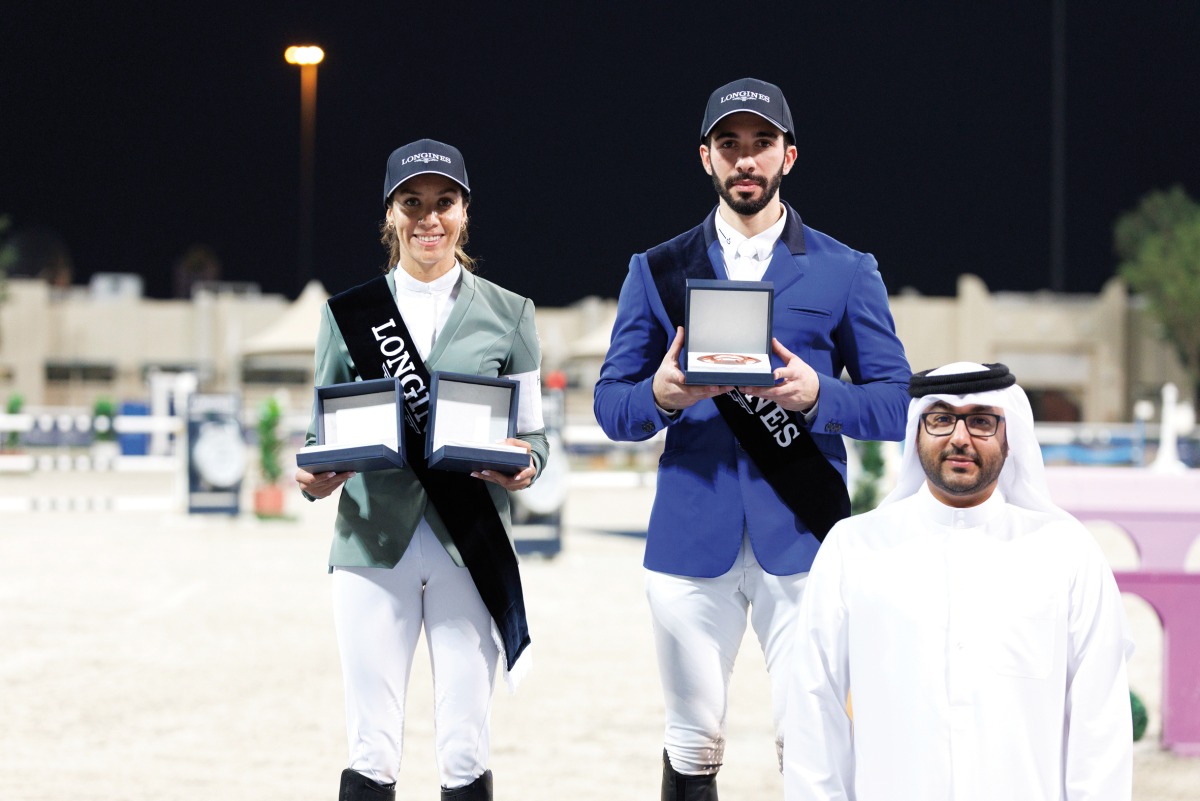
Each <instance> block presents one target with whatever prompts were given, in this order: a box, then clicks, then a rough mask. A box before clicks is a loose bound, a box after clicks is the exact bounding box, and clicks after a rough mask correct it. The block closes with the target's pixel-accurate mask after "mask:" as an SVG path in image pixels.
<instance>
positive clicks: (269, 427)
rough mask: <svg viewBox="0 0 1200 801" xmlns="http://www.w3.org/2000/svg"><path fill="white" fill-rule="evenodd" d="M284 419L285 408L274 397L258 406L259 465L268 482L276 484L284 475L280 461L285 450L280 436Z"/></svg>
mask: <svg viewBox="0 0 1200 801" xmlns="http://www.w3.org/2000/svg"><path fill="white" fill-rule="evenodd" d="M282 419H283V410H282V409H281V408H280V407H279V401H278V400H276V399H275V398H274V397H270V398H267V399H266V400H265V401H263V402H262V404H261V405H260V406H259V407H258V467H259V472H260V473H261V474H262V480H263V482H264V483H266V484H274V483H276V482H277V481H279V479H280V478H281V477H282V476H283V465H282V464H281V463H280V461H279V454H280V452H281V451H282V450H283V440H281V439H280V438H279V423H280V421H281V420H282Z"/></svg>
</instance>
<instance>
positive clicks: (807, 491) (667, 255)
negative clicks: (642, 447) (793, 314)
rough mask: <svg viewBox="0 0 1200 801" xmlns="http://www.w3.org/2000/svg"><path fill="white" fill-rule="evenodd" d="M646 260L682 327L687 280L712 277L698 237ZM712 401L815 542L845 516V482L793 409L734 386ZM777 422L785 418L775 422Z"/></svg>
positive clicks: (669, 313) (649, 255) (666, 306)
mask: <svg viewBox="0 0 1200 801" xmlns="http://www.w3.org/2000/svg"><path fill="white" fill-rule="evenodd" d="M646 261H647V263H648V265H649V267H650V275H651V276H652V277H653V278H654V285H655V288H656V289H657V290H658V296H659V298H660V299H661V300H662V304H663V308H664V309H665V310H666V312H667V317H668V318H669V319H670V321H671V324H672V325H675V326H682V325H683V322H684V316H683V315H684V301H685V294H684V293H685V287H686V284H687V279H688V278H716V277H717V276H716V273H715V272H714V270H713V268H712V263H711V262H710V261H709V259H708V251H707V249H706V248H705V246H704V237H703V236H700V235H698V233H697V235H695V236H692V237H691V239H690V241H688V242H686V243H683V248H682V251H681V252H676V249H675V248H666V247H658V248H653V249H651V250H650V251H649V252H647V253H646ZM713 403H715V404H716V405H717V410H718V411H720V412H721V417H722V418H723V419H724V420H725V422H726V424H727V425H728V426H729V428H730V429H731V430H732V431H733V435H734V436H735V437H737V441H738V443H740V444H741V446H742V448H743V449H744V450H745V451H746V453H747V454H748V455H749V456H750V458H751V459H752V460H753V461H754V464H755V465H757V466H758V469H759V471H760V472H761V473H762V474H763V478H765V479H766V480H767V483H768V484H770V485H771V488H772V489H774V490H775V493H776V494H777V495H778V496H779V498H780V500H782V501H783V502H784V504H785V505H786V506H787V507H788V508H789V509H791V510H792V513H793V514H794V515H796V517H797V518H799V519H800V521H801V522H802V523H804V525H805V526H807V527H808V530H809V531H811V532H812V533H813V536H815V537H816V538H817V540H818V541H823V540H824V539H825V535H826V534H828V533H829V529H831V528H833V525H834V523H836V522H837V521H839V520H841V519H842V518H844V517H849V516H850V496H849V495H848V494H847V492H846V482H845V481H844V480H843V479H842V476H841V474H840V473H838V471H837V469H836V468H835V467H834V466H833V465H831V464H830V463H829V460H828V459H826V458H825V455H824V454H823V453H821V450H820V449H819V448H818V447H817V443H816V442H814V441H813V438H812V434H811V433H809V430H808V427H807V426H805V425H804V423H803V421H801V420H800V419H799V416H798V415H797V414H796V413H795V412H791V411H788V410H787V409H784V408H783V407H782V406H780V405H779V404H777V403H776V402H775V401H771V400H766V399H765V398H751V397H747V396H746V395H744V394H742V393H741V392H740V391H738V390H737V389H734V390H733V391H731V392H729V393H728V394H725V395H718V396H717V397H715V398H713ZM780 420H786V421H787V422H786V423H784V424H782V425H781V424H780V422H779V421H780Z"/></svg>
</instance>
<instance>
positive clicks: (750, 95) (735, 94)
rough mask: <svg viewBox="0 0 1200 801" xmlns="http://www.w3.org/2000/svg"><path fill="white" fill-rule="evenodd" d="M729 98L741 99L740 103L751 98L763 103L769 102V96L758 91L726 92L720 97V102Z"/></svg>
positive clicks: (727, 100) (724, 101)
mask: <svg viewBox="0 0 1200 801" xmlns="http://www.w3.org/2000/svg"><path fill="white" fill-rule="evenodd" d="M730 100H738V101H741V102H742V103H746V102H749V101H751V100H761V101H762V102H764V103H770V102H771V98H769V97H767V96H766V95H764V94H759V93H758V92H750V91H742V92H730V93H729V94H727V95H725V96H724V97H722V98H721V102H722V103H727V102H729V101H730Z"/></svg>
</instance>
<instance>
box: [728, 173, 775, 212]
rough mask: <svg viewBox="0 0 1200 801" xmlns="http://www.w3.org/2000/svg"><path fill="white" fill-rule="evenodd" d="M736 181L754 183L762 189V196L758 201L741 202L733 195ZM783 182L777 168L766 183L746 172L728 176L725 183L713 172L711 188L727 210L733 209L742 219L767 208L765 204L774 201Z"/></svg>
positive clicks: (757, 176) (761, 178) (765, 180)
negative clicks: (775, 172) (725, 205)
mask: <svg viewBox="0 0 1200 801" xmlns="http://www.w3.org/2000/svg"><path fill="white" fill-rule="evenodd" d="M738 181H754V183H756V184H758V185H759V186H761V187H763V193H762V196H761V197H759V199H758V200H742V199H741V198H740V197H737V196H736V195H735V194H734V189H733V185H734V184H735V183H737V182H738ZM782 181H783V168H782V167H780V168H779V172H778V173H777V174H776V175H775V177H773V178H772V179H771V182H770V183H767V179H766V178H763V177H762V176H761V175H754V174H752V173H748V172H740V173H736V174H734V175H731V176H729V177H728V178H727V179H725V181H723V182H722V181H721V179H720V178H718V177H717V174H716V173H715V172H714V173H713V175H712V182H713V187H714V188H715V189H716V190H717V194H718V195H720V196H721V197H722V198H723V199H724V200H725V203H726V204H728V206H729V208H731V209H733V211H734V213H735V214H740V215H741V216H743V217H753V216H754V215H755V214H758V213H759V212H760V211H762V210H763V209H765V208H766V207H767V204H768V203H770V202H771V201H772V200H774V199H775V195H776V193H778V192H779V184H780V183H781V182H782Z"/></svg>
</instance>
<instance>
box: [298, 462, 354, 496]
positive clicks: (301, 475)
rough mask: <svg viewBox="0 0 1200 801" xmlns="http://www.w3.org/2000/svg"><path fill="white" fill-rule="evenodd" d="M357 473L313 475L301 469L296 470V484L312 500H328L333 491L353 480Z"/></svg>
mask: <svg viewBox="0 0 1200 801" xmlns="http://www.w3.org/2000/svg"><path fill="white" fill-rule="evenodd" d="M356 475H358V473H355V472H353V471H348V472H345V473H318V474H317V475H315V476H314V475H313V474H312V473H310V472H308V471H307V470H305V469H304V468H302V467H297V468H296V483H297V484H299V485H300V489H301V490H303V491H304V492H307V493H308V494H309V495H311V496H313V497H314V498H328V497H329V496H330V495H332V494H333V491H334V490H336V489H337V488H338V487H340V486H342V485H343V484H345V483H346V482H347V481H349V480H350V479H352V478H354V477H355V476H356Z"/></svg>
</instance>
